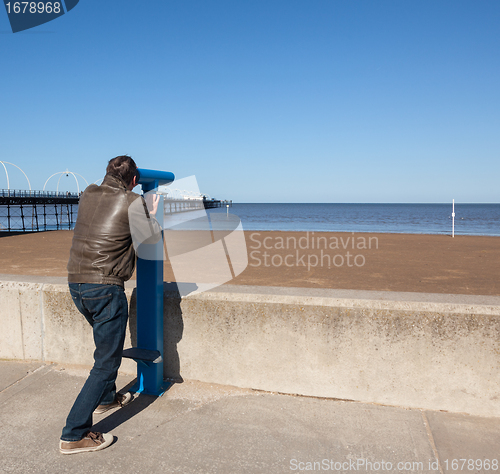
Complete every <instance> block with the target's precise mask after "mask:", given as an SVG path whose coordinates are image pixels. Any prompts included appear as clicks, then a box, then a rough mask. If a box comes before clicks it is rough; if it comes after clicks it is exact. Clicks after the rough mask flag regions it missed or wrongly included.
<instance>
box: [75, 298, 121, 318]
mask: <svg viewBox="0 0 500 474" xmlns="http://www.w3.org/2000/svg"><path fill="white" fill-rule="evenodd" d="M112 300H113V295H112V294H111V293H109V294H106V295H102V296H95V297H93V298H92V297H88V298H86V297H83V298H82V304H83V306H84V307H85V309H86V310H87V311H88V312H89V313H90V314H91V315H92V319H93V321H94V322H96V323H102V322H104V321H106V320H108V319H109V318H110V317H111V316H112V313H111V301H112Z"/></svg>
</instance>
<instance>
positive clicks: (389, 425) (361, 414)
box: [0, 360, 500, 474]
mask: <svg viewBox="0 0 500 474" xmlns="http://www.w3.org/2000/svg"><path fill="white" fill-rule="evenodd" d="M87 373H88V369H83V368H78V367H74V366H73V367H70V366H62V365H57V364H44V363H41V362H21V361H5V360H3V361H0V433H1V440H2V441H1V443H0V459H1V463H0V472H6V473H23V474H24V473H56V474H57V473H66V472H68V473H70V472H71V473H108V474H113V473H117V474H118V473H119V474H127V473H134V474H135V473H154V474H155V473H162V474H163V473H176V472H179V473H282V472H311V471H316V472H345V473H347V472H353V471H354V472H418V473H431V472H432V473H457V472H464V473H465V472H468V473H471V472H474V473H486V472H489V473H490V472H498V469H499V468H498V467H497V470H495V469H492V468H491V466H493V467H494V466H498V465H497V464H496V463H497V462H498V461H499V460H500V449H499V447H500V420H499V419H498V418H487V417H474V416H470V415H463V414H456V413H455V414H452V413H445V412H439V411H429V410H417V409H405V408H399V407H390V406H381V405H375V404H363V403H358V402H346V401H339V400H332V399H320V398H313V397H297V396H290V395H280V394H276V393H268V392H261V391H254V390H249V389H240V388H235V387H230V386H223V385H214V384H208V383H201V382H190V381H185V382H184V383H181V384H175V385H173V386H172V387H171V388H170V389H169V390H168V391H167V392H166V393H165V394H164V395H163V396H162V397H160V398H155V397H148V396H139V397H137V398H136V399H134V401H133V402H132V403H131V404H130V405H129V406H127V407H125V408H122V409H119V410H115V411H111V412H108V413H106V414H103V415H100V416H99V417H96V418H95V420H94V423H96V425H95V428H96V430H101V431H109V432H112V433H113V434H114V436H115V443H114V444H113V445H112V446H110V447H109V448H107V449H105V450H103V451H101V452H97V453H82V454H76V455H72V456H64V455H62V454H60V453H59V451H58V439H59V436H60V431H61V428H62V426H63V424H64V421H65V417H66V415H67V413H68V411H69V409H70V407H71V404H72V402H73V400H74V398H75V397H76V395H77V393H78V391H79V390H80V388H81V386H82V385H83V383H84V381H85V378H86V375H87ZM132 381H133V376H130V375H121V376H120V377H119V379H118V388H119V389H122V388H124V387H125V388H126V387H127V386H129V384H130V383H131V382H132ZM454 460H456V461H454ZM464 460H465V461H464ZM485 460H489V463H487V462H485ZM492 460H496V461H494V464H493V465H491V462H492ZM308 463H309V464H308ZM455 463H456V464H455ZM472 463H474V467H472V466H473V465H472ZM480 464H481V465H480ZM367 467H368V469H367ZM488 467H489V469H488Z"/></svg>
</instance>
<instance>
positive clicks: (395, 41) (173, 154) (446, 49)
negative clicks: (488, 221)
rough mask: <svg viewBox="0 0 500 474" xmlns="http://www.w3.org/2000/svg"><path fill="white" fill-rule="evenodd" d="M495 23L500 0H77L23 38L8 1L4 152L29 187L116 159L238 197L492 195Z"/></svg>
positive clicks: (496, 170) (498, 105) (98, 173)
mask: <svg viewBox="0 0 500 474" xmlns="http://www.w3.org/2000/svg"><path fill="white" fill-rule="evenodd" d="M0 7H1V6H0ZM499 28H500V2H499V1H498V0H483V1H480V2H474V1H472V0H468V1H461V0H450V1H441V0H432V1H430V0H418V1H417V0H390V1H387V0H376V1H374V0H326V1H323V0H224V1H222V0H217V1H215V0H214V1H211V0H199V1H194V0H153V1H144V0H142V1H139V0H136V1H132V0H105V1H103V0H100V1H98V0H80V3H79V4H78V5H77V6H76V7H75V8H74V9H73V10H72V11H70V12H69V13H68V14H66V15H64V16H62V17H61V18H58V19H57V20H54V21H52V22H50V23H47V24H45V25H41V26H39V27H37V28H34V29H32V30H28V31H26V32H21V33H16V34H13V33H11V30H10V26H9V24H8V18H7V14H6V12H5V10H4V9H3V7H1V10H0V94H1V96H0V160H4V161H9V162H13V163H15V164H17V165H18V166H20V167H21V168H23V170H24V171H25V172H26V173H27V174H28V176H29V177H30V179H31V181H32V186H33V188H36V189H41V188H42V187H43V184H44V182H45V180H46V179H47V178H48V177H49V176H50V175H51V174H52V173H55V172H58V171H63V170H65V169H66V168H68V169H69V170H70V171H73V172H76V173H80V174H82V175H83V176H85V177H86V179H87V180H88V181H95V180H97V179H99V178H101V177H102V176H103V171H104V168H105V165H106V162H107V160H109V159H110V158H112V157H114V156H116V155H119V154H124V153H126V154H130V155H131V156H132V157H133V158H134V159H135V160H136V162H137V163H138V165H139V166H140V167H144V168H158V169H164V170H168V171H172V172H174V173H175V174H176V175H177V176H178V177H185V176H189V175H193V174H194V175H196V177H197V179H198V183H199V185H200V189H201V190H202V191H204V192H207V193H209V194H210V195H211V196H215V197H219V198H224V199H233V200H234V201H237V202H448V201H451V199H452V198H455V199H456V200H457V201H459V202H500V198H499V189H500V186H499V184H498V182H499V178H500V64H499V62H500V34H499ZM9 172H10V173H11V187H23V188H24V187H25V184H24V183H25V181H23V179H21V178H22V175H21V174H20V173H17V174H16V170H15V168H13V167H9ZM51 183H52V186H49V188H50V187H52V188H55V185H56V180H55V179H53V180H52V181H51ZM65 183H66V184H65ZM63 185H65V186H66V187H67V188H68V189H70V188H72V187H73V188H74V185H73V184H72V183H71V182H70V179H69V178H64V179H63V180H61V186H63ZM2 187H6V180H5V173H4V171H3V168H0V188H2Z"/></svg>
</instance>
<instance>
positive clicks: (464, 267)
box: [0, 231, 500, 296]
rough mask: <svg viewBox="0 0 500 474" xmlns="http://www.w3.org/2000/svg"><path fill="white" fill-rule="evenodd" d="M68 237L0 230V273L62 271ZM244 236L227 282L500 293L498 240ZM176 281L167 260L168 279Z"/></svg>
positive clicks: (284, 234) (69, 233) (48, 273)
mask: <svg viewBox="0 0 500 474" xmlns="http://www.w3.org/2000/svg"><path fill="white" fill-rule="evenodd" d="M72 236H73V232H72V231H53V232H41V233H36V234H18V235H12V234H7V233H0V262H1V269H0V273H2V274H16V275H42V276H65V275H66V264H67V261H68V257H69V249H70V247H71V239H72ZM245 237H246V242H247V249H248V254H249V265H248V267H247V268H246V269H245V270H244V271H243V272H242V273H241V274H240V275H239V276H237V277H236V278H235V279H233V280H232V281H231V282H229V283H230V284H235V285H260V286H286V287H308V288H337V289H353V290H379V291H410V292H426V293H453V294H471V295H497V296H500V282H499V277H500V237H482V236H456V237H455V238H451V237H450V236H447V235H415V234H368V233H355V234H352V233H339V232H335V233H333V232H332V233H330V232H315V233H312V232H309V233H307V232H252V231H248V232H245ZM318 238H319V240H318ZM264 239H265V240H264ZM173 279H174V278H173V274H172V269H171V267H170V265H169V263H168V262H166V263H165V280H166V281H172V280H173Z"/></svg>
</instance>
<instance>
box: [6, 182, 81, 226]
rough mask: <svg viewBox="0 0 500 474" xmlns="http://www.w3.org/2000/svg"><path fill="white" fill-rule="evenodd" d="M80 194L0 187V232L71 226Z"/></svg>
mask: <svg viewBox="0 0 500 474" xmlns="http://www.w3.org/2000/svg"><path fill="white" fill-rule="evenodd" d="M78 201H79V195H78V194H76V193H70V192H48V191H31V190H30V191H26V190H16V189H2V190H0V231H3V232H41V231H46V230H60V229H72V228H73V226H74V224H75V220H76V213H77V208H75V206H78Z"/></svg>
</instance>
